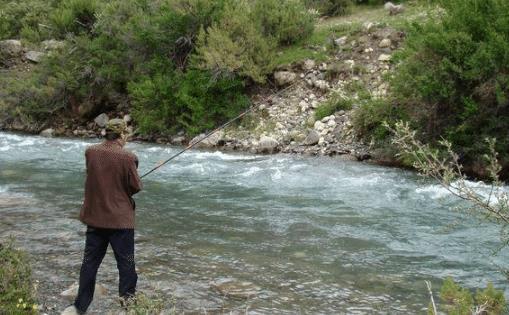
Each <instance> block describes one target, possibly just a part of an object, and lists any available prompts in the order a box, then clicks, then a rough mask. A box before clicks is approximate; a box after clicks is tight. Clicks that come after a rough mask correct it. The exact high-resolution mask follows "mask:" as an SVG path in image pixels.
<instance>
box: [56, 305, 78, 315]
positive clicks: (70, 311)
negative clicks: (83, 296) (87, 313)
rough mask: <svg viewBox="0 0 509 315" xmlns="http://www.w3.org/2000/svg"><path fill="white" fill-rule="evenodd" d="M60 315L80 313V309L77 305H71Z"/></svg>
mask: <svg viewBox="0 0 509 315" xmlns="http://www.w3.org/2000/svg"><path fill="white" fill-rule="evenodd" d="M60 315H79V312H78V309H76V306H74V305H70V306H68V307H66V308H65V310H64V311H63V312H62V313H60Z"/></svg>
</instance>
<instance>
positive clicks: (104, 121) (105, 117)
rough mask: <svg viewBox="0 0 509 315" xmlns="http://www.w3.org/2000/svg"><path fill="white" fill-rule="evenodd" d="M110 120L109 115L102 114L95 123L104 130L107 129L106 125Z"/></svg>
mask: <svg viewBox="0 0 509 315" xmlns="http://www.w3.org/2000/svg"><path fill="white" fill-rule="evenodd" d="M109 120H110V118H109V117H108V115H106V114H105V113H102V114H100V115H99V116H97V117H96V118H95V119H94V122H95V123H96V124H97V125H98V126H99V127H101V128H104V127H106V124H107V123H108V121H109Z"/></svg>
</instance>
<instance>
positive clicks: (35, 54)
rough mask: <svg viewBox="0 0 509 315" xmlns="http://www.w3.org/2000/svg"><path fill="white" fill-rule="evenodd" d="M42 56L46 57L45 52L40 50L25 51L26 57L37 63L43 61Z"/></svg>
mask: <svg viewBox="0 0 509 315" xmlns="http://www.w3.org/2000/svg"><path fill="white" fill-rule="evenodd" d="M42 57H44V53H42V52H39V51H33V50H31V51H27V52H26V53H25V59H26V60H29V61H32V62H35V63H39V62H41V59H42Z"/></svg>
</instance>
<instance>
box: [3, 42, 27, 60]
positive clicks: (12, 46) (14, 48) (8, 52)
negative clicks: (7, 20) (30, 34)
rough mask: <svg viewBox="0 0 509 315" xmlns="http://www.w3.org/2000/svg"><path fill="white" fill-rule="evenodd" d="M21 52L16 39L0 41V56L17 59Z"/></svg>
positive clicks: (21, 48) (20, 46) (21, 47)
mask: <svg viewBox="0 0 509 315" xmlns="http://www.w3.org/2000/svg"><path fill="white" fill-rule="evenodd" d="M22 51H23V46H22V45H21V41H19V40H16V39H7V40H2V41H0V55H3V56H6V57H11V58H12V57H18V56H19V55H20V54H21V52H22Z"/></svg>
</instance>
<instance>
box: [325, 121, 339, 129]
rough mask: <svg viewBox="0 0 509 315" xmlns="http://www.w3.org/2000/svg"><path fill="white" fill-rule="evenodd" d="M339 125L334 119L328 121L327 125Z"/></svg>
mask: <svg viewBox="0 0 509 315" xmlns="http://www.w3.org/2000/svg"><path fill="white" fill-rule="evenodd" d="M336 125H337V123H336V121H335V120H334V119H331V120H329V121H328V122H327V126H328V127H330V128H335V127H336Z"/></svg>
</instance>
